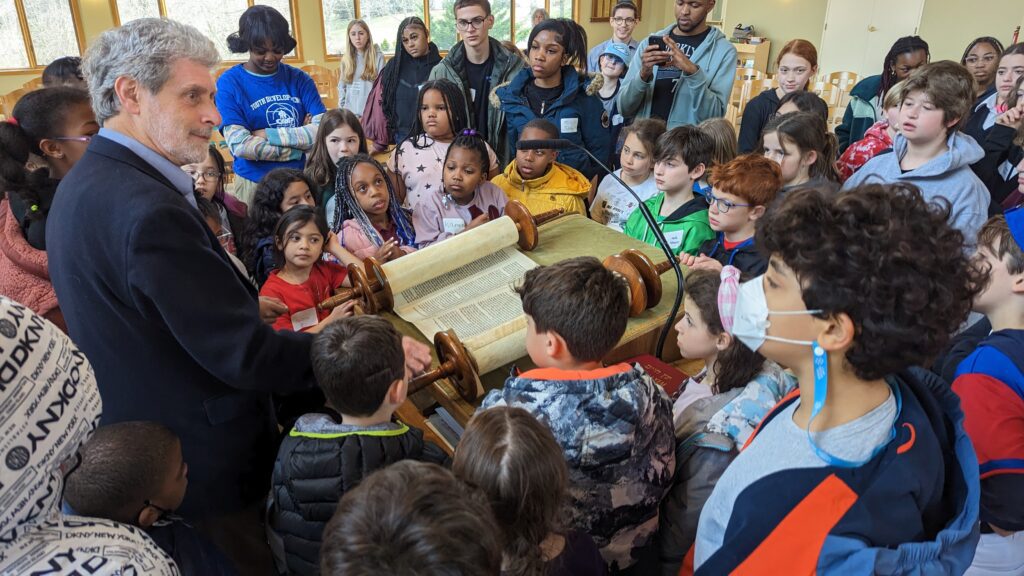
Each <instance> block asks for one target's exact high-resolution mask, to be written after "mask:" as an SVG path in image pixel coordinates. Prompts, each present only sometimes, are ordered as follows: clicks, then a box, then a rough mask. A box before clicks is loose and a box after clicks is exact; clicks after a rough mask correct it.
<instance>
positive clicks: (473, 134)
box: [444, 129, 491, 180]
mask: <svg viewBox="0 0 1024 576" xmlns="http://www.w3.org/2000/svg"><path fill="white" fill-rule="evenodd" d="M453 148H465V149H466V150H471V151H473V152H476V153H477V156H479V157H480V173H481V174H483V175H484V179H485V180H486V179H487V172H488V171H489V170H490V169H491V160H490V155H489V154H488V153H487V143H486V142H484V139H483V136H481V135H480V133H479V132H477V131H476V130H472V129H466V130H463V131H462V132H460V133H459V135H458V136H456V137H455V140H452V143H451V145H450V146H448V152H446V153H445V155H444V163H445V165H447V164H448V157H449V156H451V155H452V149H453Z"/></svg>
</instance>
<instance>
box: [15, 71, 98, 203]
mask: <svg viewBox="0 0 1024 576" xmlns="http://www.w3.org/2000/svg"><path fill="white" fill-rule="evenodd" d="M88 103H89V94H88V93H86V92H85V90H82V89H80V88H73V87H70V86H54V87H50V88H40V89H39V90H34V91H32V92H29V93H28V94H25V95H24V96H22V97H21V99H20V100H18V103H17V104H16V105H15V106H14V111H13V112H12V114H11V119H10V120H9V121H7V122H0V193H9V194H14V195H15V196H17V197H18V198H20V199H21V200H22V201H23V202H24V203H25V204H26V205H27V206H28V207H29V212H28V217H29V218H31V219H41V218H42V217H43V216H44V214H43V212H42V211H41V210H40V209H39V207H40V206H41V205H42V191H43V190H45V189H47V188H48V187H50V186H52V184H51V183H50V171H49V169H47V168H38V169H36V170H29V169H27V168H26V167H25V164H27V163H28V160H29V156H30V155H31V154H36V155H39V156H42V155H43V151H42V150H41V149H40V148H39V144H40V142H42V141H43V140H45V139H47V138H56V137H58V136H60V135H61V131H62V130H63V128H64V122H65V119H66V118H67V115H68V112H69V111H70V109H71V108H72V106H75V105H79V104H88Z"/></svg>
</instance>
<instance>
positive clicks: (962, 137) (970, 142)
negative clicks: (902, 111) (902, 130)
mask: <svg viewBox="0 0 1024 576" xmlns="http://www.w3.org/2000/svg"><path fill="white" fill-rule="evenodd" d="M946 145H947V146H948V147H949V152H948V153H946V154H940V155H939V156H938V157H937V158H934V159H932V160H931V161H930V162H928V163H927V164H925V165H924V166H921V167H919V168H915V169H914V170H911V171H909V172H907V173H905V174H903V173H899V165H898V163H897V164H896V165H895V166H896V169H897V170H896V171H897V173H895V174H890V175H889V176H891V177H893V178H907V179H915V178H928V177H935V176H942V175H944V174H948V173H950V172H952V171H954V170H956V169H958V168H963V167H965V166H970V165H971V164H974V163H975V162H977V161H978V160H981V159H982V158H984V157H985V151H984V150H982V148H981V146H979V145H978V143H977V142H976V141H975V140H974V138H971V137H970V136H968V135H966V134H964V133H962V132H960V131H959V130H954V131H953V133H952V134H950V135H949V137H948V138H947V139H946ZM907 147H908V143H907V139H906V138H904V137H903V135H902V134H897V135H896V138H894V139H893V142H892V150H893V152H895V153H896V157H897V158H903V157H904V156H905V155H906V153H907Z"/></svg>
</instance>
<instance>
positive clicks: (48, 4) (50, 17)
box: [0, 0, 82, 69]
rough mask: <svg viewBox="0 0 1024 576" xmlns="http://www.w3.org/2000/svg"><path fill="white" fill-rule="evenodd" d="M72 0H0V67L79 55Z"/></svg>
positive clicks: (35, 64) (37, 65) (37, 64)
mask: <svg viewBox="0 0 1024 576" xmlns="http://www.w3.org/2000/svg"><path fill="white" fill-rule="evenodd" d="M79 25H80V20H79V16H78V8H77V6H76V5H75V3H74V0H0V46H3V50H0V69H25V68H41V67H44V66H46V65H47V64H49V63H50V62H52V61H53V60H55V59H57V58H60V57H61V56H81V55H82V45H81V36H82V35H81V33H80V32H79Z"/></svg>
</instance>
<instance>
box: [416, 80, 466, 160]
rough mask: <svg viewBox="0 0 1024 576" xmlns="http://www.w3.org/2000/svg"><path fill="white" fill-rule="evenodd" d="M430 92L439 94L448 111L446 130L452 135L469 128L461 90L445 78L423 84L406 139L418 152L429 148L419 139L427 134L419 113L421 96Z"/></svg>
mask: <svg viewBox="0 0 1024 576" xmlns="http://www.w3.org/2000/svg"><path fill="white" fill-rule="evenodd" d="M430 90H437V91H438V92H440V93H441V98H442V99H444V105H445V108H447V109H448V110H447V114H448V128H449V129H451V131H452V134H461V133H462V131H463V130H465V129H466V128H469V116H468V115H467V114H466V98H465V96H463V94H462V90H459V87H458V86H457V85H456V84H455V83H454V82H452V81H451V80H448V79H445V78H440V79H438V80H429V81H427V82H424V84H423V87H422V88H420V94H419V97H418V98H417V99H416V119H415V120H414V121H413V123H412V130H411V131H410V132H409V138H408V140H409V141H410V142H412V145H413V146H414V147H416V148H419V149H420V150H423V149H426V148H429V147H430V144H429V143H428V142H427V139H426V138H422V139H421V138H420V136H423V135H424V134H426V133H427V130H426V128H424V127H423V116H422V115H421V114H420V112H419V110H420V108H422V107H423V96H424V95H426V93H427V92H429V91H430ZM421 141H422V143H421ZM402 144H403V143H402V142H399V143H398V145H399V146H401V145H402Z"/></svg>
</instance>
